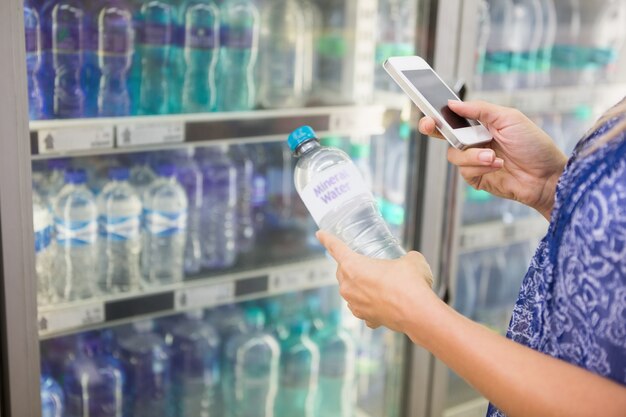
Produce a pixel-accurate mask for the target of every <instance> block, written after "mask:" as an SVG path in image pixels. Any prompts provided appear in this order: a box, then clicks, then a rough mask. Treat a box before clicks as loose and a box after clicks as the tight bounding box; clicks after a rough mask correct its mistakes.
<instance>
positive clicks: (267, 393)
mask: <svg viewBox="0 0 626 417" xmlns="http://www.w3.org/2000/svg"><path fill="white" fill-rule="evenodd" d="M245 319H246V324H247V327H248V331H247V332H246V333H243V334H240V335H238V336H235V337H234V338H233V339H231V340H229V341H228V343H227V346H226V362H225V368H226V369H225V372H224V387H225V388H226V392H225V395H226V397H225V398H224V400H225V401H224V405H225V407H226V408H225V409H226V410H231V412H230V415H231V416H232V417H271V416H273V415H274V406H275V400H276V392H277V388H278V370H279V357H280V348H279V346H278V342H277V341H276V339H275V338H274V336H272V335H270V334H269V333H267V332H265V331H264V330H263V326H264V324H265V316H264V315H263V312H262V311H261V310H260V309H258V308H254V307H253V308H249V309H248V310H246V314H245Z"/></svg>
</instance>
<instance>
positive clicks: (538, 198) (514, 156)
mask: <svg viewBox="0 0 626 417" xmlns="http://www.w3.org/2000/svg"><path fill="white" fill-rule="evenodd" d="M448 105H449V107H450V109H451V110H452V111H454V112H455V113H457V114H458V115H460V116H463V117H466V118H468V119H474V120H478V121H480V122H481V123H482V124H483V125H484V126H485V127H486V128H487V129H488V130H489V132H490V133H491V135H492V136H493V140H492V141H491V142H489V143H488V144H486V145H485V147H483V148H469V149H466V150H463V151H460V150H458V149H455V148H452V147H451V148H450V149H449V150H448V160H449V161H450V162H451V163H453V164H455V165H457V166H459V168H460V172H461V175H462V176H463V178H465V180H466V181H467V182H468V183H469V184H470V185H471V186H472V187H474V188H476V189H478V190H485V191H488V192H490V193H491V194H494V195H496V196H498V197H504V198H508V199H511V200H516V201H519V202H520V203H523V204H526V205H527V206H530V207H533V208H534V209H536V210H537V211H539V212H540V213H541V214H542V215H543V216H544V217H545V218H546V219H548V220H549V219H550V214H551V212H552V206H553V205H554V193H555V190H556V184H557V182H558V179H559V177H560V176H561V173H562V172H563V169H564V167H565V164H566V162H567V157H566V156H565V155H564V154H563V152H561V151H560V150H559V149H558V148H557V147H556V145H555V144H554V142H553V141H552V139H551V138H550V136H548V134H546V133H545V132H544V131H543V130H541V129H540V128H539V126H537V125H536V124H535V123H533V122H532V121H531V120H530V119H529V118H528V117H526V116H525V115H524V114H522V113H521V112H520V111H518V110H515V109H511V108H508V107H502V106H497V105H495V104H490V103H486V102H482V101H470V102H462V101H453V100H450V101H449V102H448ZM419 129H420V132H422V133H423V134H425V135H428V136H436V137H441V134H440V133H439V132H438V131H437V129H436V127H435V121H434V120H433V119H432V118H430V117H424V118H422V120H420V124H419Z"/></svg>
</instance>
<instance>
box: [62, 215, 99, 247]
mask: <svg viewBox="0 0 626 417" xmlns="http://www.w3.org/2000/svg"><path fill="white" fill-rule="evenodd" d="M55 226H56V231H57V242H58V243H59V245H62V246H88V245H91V244H93V243H95V242H96V238H97V235H98V223H97V222H96V221H95V220H87V221H82V222H71V221H70V222H64V221H63V220H61V219H56V220H55Z"/></svg>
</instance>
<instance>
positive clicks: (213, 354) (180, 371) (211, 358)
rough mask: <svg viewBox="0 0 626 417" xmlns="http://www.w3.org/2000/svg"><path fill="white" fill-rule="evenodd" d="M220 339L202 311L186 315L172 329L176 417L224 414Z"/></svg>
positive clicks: (172, 366)
mask: <svg viewBox="0 0 626 417" xmlns="http://www.w3.org/2000/svg"><path fill="white" fill-rule="evenodd" d="M219 348H220V339H219V336H218V335H217V332H216V330H215V329H214V328H213V327H212V326H210V325H208V324H207V323H205V322H204V321H203V318H202V311H201V310H198V311H194V312H190V313H186V314H185V318H184V319H183V321H182V322H179V323H178V324H177V325H176V326H175V327H174V328H173V329H172V345H171V352H172V353H171V363H172V365H171V372H172V401H173V404H174V408H175V413H174V416H175V417H201V416H217V415H223V413H222V412H221V410H220V409H219V402H218V400H219V394H220V391H219V388H220V385H219V384H220V350H219Z"/></svg>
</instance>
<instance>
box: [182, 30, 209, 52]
mask: <svg viewBox="0 0 626 417" xmlns="http://www.w3.org/2000/svg"><path fill="white" fill-rule="evenodd" d="M185 46H186V47H187V48H193V49H213V48H215V47H217V38H216V36H215V31H214V30H213V29H212V28H206V27H201V26H195V27H189V28H187V33H186V34H185Z"/></svg>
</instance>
